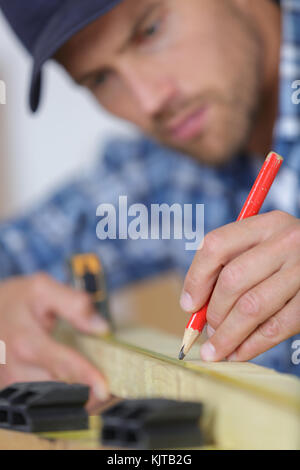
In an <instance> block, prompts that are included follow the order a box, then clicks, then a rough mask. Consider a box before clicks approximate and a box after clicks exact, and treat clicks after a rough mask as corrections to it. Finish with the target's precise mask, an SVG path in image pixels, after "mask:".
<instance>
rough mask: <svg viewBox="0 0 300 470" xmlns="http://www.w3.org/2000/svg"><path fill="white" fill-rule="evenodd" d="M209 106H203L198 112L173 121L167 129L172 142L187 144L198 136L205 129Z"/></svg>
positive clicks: (195, 111)
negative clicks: (186, 142)
mask: <svg viewBox="0 0 300 470" xmlns="http://www.w3.org/2000/svg"><path fill="white" fill-rule="evenodd" d="M208 109H209V108H208V106H202V107H201V108H197V109H196V110H194V111H192V112H190V113H189V114H186V115H185V116H183V117H182V116H181V117H179V118H175V119H173V121H171V122H170V123H169V124H168V126H167V127H166V130H167V133H168V135H169V136H170V137H171V138H172V140H177V141H182V142H185V141H187V140H190V139H193V138H194V137H196V136H198V135H199V134H200V133H201V132H202V131H203V128H204V125H205V123H206V120H207V112H208Z"/></svg>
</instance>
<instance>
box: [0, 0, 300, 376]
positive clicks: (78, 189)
mask: <svg viewBox="0 0 300 470" xmlns="http://www.w3.org/2000/svg"><path fill="white" fill-rule="evenodd" d="M282 10H283V44H282V60H281V69H280V70H281V72H280V73H281V91H280V112H279V116H278V122H277V126H276V130H275V135H274V150H276V151H277V152H278V153H281V154H282V155H284V156H285V164H284V167H283V169H282V171H281V173H280V175H279V177H278V179H277V181H276V182H275V184H274V187H273V188H272V190H271V193H270V195H269V197H268V199H267V202H266V204H265V206H264V211H271V210H274V209H280V210H284V211H287V212H289V213H290V214H292V215H294V216H296V217H300V190H299V189H300V187H299V186H300V184H299V183H300V104H299V105H295V104H293V103H292V94H293V92H294V91H295V90H293V89H292V84H293V82H294V81H295V80H297V79H300V2H299V0H283V1H282ZM260 165H261V162H260V161H259V159H258V158H256V157H255V156H254V155H246V154H244V155H238V156H235V157H234V158H233V159H232V160H231V162H230V163H229V164H226V166H224V167H221V168H210V167H207V166H203V165H201V164H199V163H197V162H195V161H193V160H192V159H190V158H189V157H187V156H184V155H181V154H178V153H175V152H174V151H171V150H169V149H167V148H163V147H161V146H159V145H158V144H156V143H154V142H152V141H150V140H148V139H145V138H141V139H140V140H136V141H126V140H125V141H114V142H112V143H111V144H110V145H108V147H107V150H106V153H105V155H104V157H102V156H101V158H100V159H99V161H98V162H97V164H96V166H95V168H93V171H92V172H90V173H89V174H86V175H85V176H83V177H81V178H80V179H78V180H77V181H75V182H72V183H71V184H69V185H68V186H67V187H65V188H64V189H63V190H61V191H60V192H58V193H57V194H56V195H55V196H54V197H52V199H51V200H49V201H48V202H46V203H44V204H42V205H41V206H40V207H38V208H36V209H35V210H33V211H32V212H31V213H30V214H29V215H26V216H25V217H22V218H19V219H17V220H13V221H9V222H6V223H2V224H1V225H0V279H5V278H7V277H9V276H15V275H20V274H30V273H34V272H36V271H38V270H44V271H46V272H48V273H50V274H51V275H53V276H54V277H55V278H57V279H59V280H61V281H65V280H66V272H65V260H66V259H67V258H69V257H70V256H71V255H72V254H73V253H81V252H91V251H93V252H96V253H98V254H99V256H100V257H101V258H102V261H103V264H104V267H105V269H106V273H107V277H108V284H109V287H110V288H111V289H115V288H119V287H121V286H124V285H125V284H128V283H131V282H134V281H135V280H137V279H141V278H146V277H149V276H153V275H156V274H158V273H161V272H162V271H167V270H177V271H179V272H180V273H181V274H182V275H183V276H184V275H185V273H186V272H187V270H188V268H189V266H190V264H191V262H192V259H193V256H194V253H193V252H189V251H186V250H185V248H184V243H185V241H178V240H171V241H166V240H156V241H152V240H139V241H132V240H105V241H99V240H98V239H97V237H96V225H97V217H96V208H97V207H98V205H99V204H101V203H110V204H114V205H115V206H118V199H119V196H120V195H126V196H127V197H128V204H133V203H137V202H138V203H143V204H145V205H146V206H148V207H149V206H150V205H151V204H162V203H167V204H169V205H172V204H173V203H179V204H188V203H189V204H199V203H202V204H205V211H206V215H205V231H206V232H209V231H211V230H213V229H215V228H217V227H220V226H222V225H224V224H227V223H230V222H232V221H233V220H235V219H236V217H237V215H238V213H239V211H240V209H241V204H242V203H243V201H244V200H245V199H246V197H247V195H248V193H249V190H250V189H251V186H252V184H253V181H254V179H255V177H256V175H257V172H258V170H259V167H260ZM299 310H300V306H299ZM299 313H300V312H299ZM294 339H296V338H293V339H291V340H288V341H286V342H284V343H282V344H280V345H278V346H277V347H275V348H273V349H272V350H271V351H268V352H267V353H265V354H263V355H262V356H260V357H259V358H257V359H256V360H255V362H256V363H259V364H262V365H265V366H267V367H272V368H275V369H277V370H279V371H282V372H289V373H293V374H296V375H299V376H300V366H295V365H293V364H292V362H291V356H292V352H293V351H292V341H293V340H294ZM297 339H300V335H298V337H297Z"/></svg>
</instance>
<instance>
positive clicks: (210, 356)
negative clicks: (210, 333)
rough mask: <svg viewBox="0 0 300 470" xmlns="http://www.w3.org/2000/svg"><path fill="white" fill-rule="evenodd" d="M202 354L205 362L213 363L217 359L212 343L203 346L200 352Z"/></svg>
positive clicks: (208, 342)
mask: <svg viewBox="0 0 300 470" xmlns="http://www.w3.org/2000/svg"><path fill="white" fill-rule="evenodd" d="M200 354H201V357H202V359H203V361H205V362H213V361H214V360H215V357H216V349H215V347H214V345H213V344H212V343H211V342H210V341H207V342H206V343H205V344H203V346H202V348H201V350H200Z"/></svg>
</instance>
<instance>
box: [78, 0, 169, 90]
mask: <svg viewBox="0 0 300 470" xmlns="http://www.w3.org/2000/svg"><path fill="white" fill-rule="evenodd" d="M160 5H161V2H159V1H156V2H153V3H151V5H148V7H147V8H146V9H145V10H144V11H143V13H142V14H141V15H139V16H138V18H137V19H136V21H135V23H134V25H133V27H132V28H131V31H130V33H129V34H128V36H127V37H126V39H125V40H124V41H123V42H122V44H121V45H120V47H119V48H118V49H117V53H120V52H122V51H124V50H125V49H126V48H127V47H128V45H129V44H130V42H131V41H132V39H133V38H134V36H135V35H136V33H137V31H138V30H139V28H140V26H141V25H142V24H143V22H144V21H145V20H146V19H147V17H148V16H149V15H150V14H151V13H153V11H154V10H155V9H156V8H157V7H159V6H160ZM101 72H105V67H103V69H102V68H99V67H97V68H95V69H94V70H90V71H88V72H85V73H84V75H82V76H81V77H79V78H75V79H74V80H75V82H76V83H77V84H78V85H83V83H84V82H86V81H88V80H89V79H90V78H92V77H93V76H94V75H96V74H99V73H101Z"/></svg>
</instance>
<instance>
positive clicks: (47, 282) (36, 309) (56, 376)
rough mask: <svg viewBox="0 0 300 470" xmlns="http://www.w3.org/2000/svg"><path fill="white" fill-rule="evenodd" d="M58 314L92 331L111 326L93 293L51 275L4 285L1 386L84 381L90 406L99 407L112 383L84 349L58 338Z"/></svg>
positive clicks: (0, 292) (0, 325)
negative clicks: (55, 331)
mask: <svg viewBox="0 0 300 470" xmlns="http://www.w3.org/2000/svg"><path fill="white" fill-rule="evenodd" d="M57 317H61V318H63V319H65V320H67V321H68V322H69V323H71V324H72V325H73V326H74V327H75V328H76V329H78V330H80V331H82V332H84V333H88V334H99V333H105V332H106V331H107V329H108V327H107V325H106V323H105V322H104V320H102V318H101V317H99V315H97V313H96V312H95V311H94V308H93V304H92V301H91V299H90V297H89V296H88V295H87V294H85V293H84V292H78V291H74V290H73V289H71V288H69V287H66V286H64V285H63V284H60V283H58V282H56V281H54V280H53V279H52V278H50V277H48V276H47V275H46V274H37V275H34V276H33V277H26V278H25V277H24V278H21V277H20V278H12V279H10V280H8V281H5V282H3V283H1V284H0V339H1V340H2V341H4V342H5V343H6V349H7V351H6V358H7V364H6V365H4V366H1V373H0V387H5V386H7V385H10V384H12V383H14V382H31V381H52V380H56V381H64V382H69V383H83V384H87V385H89V386H90V387H91V391H92V392H91V398H90V401H89V409H93V408H95V407H96V406H98V404H99V403H100V402H102V401H105V400H106V399H107V398H108V397H109V394H108V388H107V384H106V381H105V379H104V378H103V376H102V375H101V374H100V373H99V372H98V370H97V369H96V368H95V367H94V366H93V365H91V364H90V363H89V362H88V361H87V360H86V359H84V358H83V357H82V356H81V355H80V354H79V353H77V352H76V351H74V350H72V349H70V348H68V347H66V346H64V345H62V344H59V343H57V342H56V341H55V340H54V339H53V337H52V336H51V333H52V331H53V329H54V326H55V322H56V319H57Z"/></svg>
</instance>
